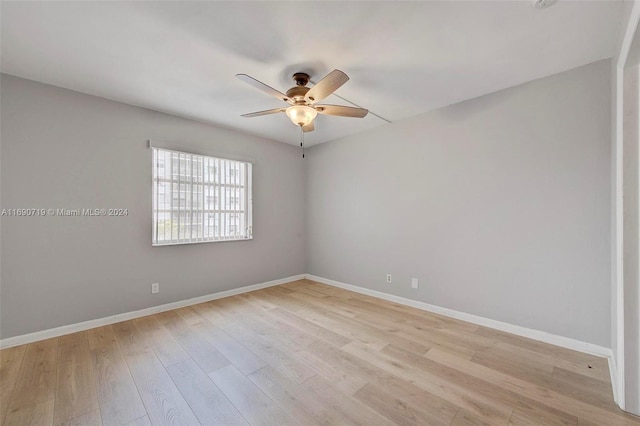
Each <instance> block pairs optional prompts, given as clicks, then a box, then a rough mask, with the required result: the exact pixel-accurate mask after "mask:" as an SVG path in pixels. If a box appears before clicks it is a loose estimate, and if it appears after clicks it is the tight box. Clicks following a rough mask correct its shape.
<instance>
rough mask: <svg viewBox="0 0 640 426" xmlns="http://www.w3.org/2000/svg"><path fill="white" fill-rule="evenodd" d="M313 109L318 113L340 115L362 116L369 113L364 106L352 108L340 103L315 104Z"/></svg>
mask: <svg viewBox="0 0 640 426" xmlns="http://www.w3.org/2000/svg"><path fill="white" fill-rule="evenodd" d="M315 109H316V111H318V112H319V113H320V114H326V115H337V116H340V117H355V118H363V117H366V115H367V114H368V113H369V110H367V109H364V108H353V107H348V106H342V105H316V106H315Z"/></svg>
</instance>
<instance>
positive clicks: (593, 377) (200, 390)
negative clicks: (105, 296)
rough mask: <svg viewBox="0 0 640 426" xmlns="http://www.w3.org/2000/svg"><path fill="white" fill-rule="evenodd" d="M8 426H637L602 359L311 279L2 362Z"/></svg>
mask: <svg viewBox="0 0 640 426" xmlns="http://www.w3.org/2000/svg"><path fill="white" fill-rule="evenodd" d="M0 385H1V387H0V423H2V424H4V425H28V424H38V425H50V424H56V425H58V424H64V425H99V424H103V425H150V424H153V425H161V424H174V425H197V424H203V425H213V424H222V425H246V424H252V425H253V424H255V425H259V424H265V425H276V424H291V425H313V424H336V425H338V424H339V425H342V424H360V425H387V424H419V425H432V424H433V425H470V424H488V425H501V424H519V425H520V424H521V425H532V424H541V425H556V424H562V425H564V424H569V425H571V424H573V425H576V424H579V425H618V424H620V425H622V424H634V425H640V420H639V419H638V418H636V417H633V416H631V415H628V414H625V413H623V412H622V411H620V410H619V409H618V408H617V407H616V406H615V404H614V403H613V400H612V394H611V385H610V383H609V372H608V367H607V361H606V360H605V359H603V358H597V357H593V356H589V355H585V354H582V353H579V352H574V351H570V350H567V349H563V348H559V347H555V346H551V345H548V344H545V343H541V342H537V341H534V340H529V339H525V338H522V337H518V336H514V335H510V334H507V333H503V332H500V331H495V330H492V329H488V328H484V327H479V326H476V325H473V324H469V323H465V322H461V321H457V320H454V319H451V318H447V317H442V316H438V315H434V314H431V313H427V312H423V311H420V310H417V309H412V308H409V307H406V306H402V305H397V304H393V303H389V302H386V301H382V300H379V299H375V298H372V297H367V296H363V295H360V294H356V293H352V292H348V291H345V290H340V289H337V288H333V287H330V286H326V285H322V284H318V283H313V282H311V281H306V280H302V281H296V282H293V283H289V284H285V285H281V286H277V287H271V288H268V289H264V290H259V291H255V292H252V293H247V294H243V295H239V296H234V297H229V298H226V299H220V300H216V301H212V302H208V303H203V304H200V305H195V306H191V307H188V308H182V309H178V310H175V311H169V312H165V313H161V314H157V315H152V316H148V317H145V318H139V319H136V320H132V321H126V322H122V323H118V324H114V325H110V326H106V327H101V328H96V329H93V330H89V331H84V332H80V333H75V334H70V335H66V336H62V337H59V338H54V339H49V340H45V341H40V342H36V343H32V344H29V345H24V346H18V347H14V348H9V349H4V350H2V351H0Z"/></svg>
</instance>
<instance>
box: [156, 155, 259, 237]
mask: <svg viewBox="0 0 640 426" xmlns="http://www.w3.org/2000/svg"><path fill="white" fill-rule="evenodd" d="M251 166H252V165H251V163H246V162H243V161H234V160H226V159H223V158H215V157H206V156H203V155H197V154H189V153H185V152H178V151H170V150H167V149H161V148H153V230H152V231H153V237H152V240H153V241H152V243H153V245H154V246H161V245H170V244H187V243H204V242H210V241H234V240H246V239H250V238H252V211H251V203H252V198H251Z"/></svg>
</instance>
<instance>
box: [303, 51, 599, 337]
mask: <svg viewBox="0 0 640 426" xmlns="http://www.w3.org/2000/svg"><path fill="white" fill-rule="evenodd" d="M610 74H611V67H610V63H609V61H601V62H597V63H594V64H590V65H587V66H584V67H580V68H577V69H574V70H570V71H567V72H564V73H561V74H557V75H553V76H550V77H547V78H544V79H541V80H537V81H533V82H530V83H526V84H523V85H521V86H517V87H514V88H510V89H506V90H503V91H500V92H497V93H494V94H490V95H486V96H483V97H480V98H477V99H474V100H470V101H467V102H463V103H460V104H456V105H453V106H450V107H448V108H444V109H442V110H439V111H436V112H432V113H428V114H424V115H420V116H417V117H415V118H413V119H409V120H404V121H402V122H397V123H394V124H392V125H389V126H386V127H382V128H380V129H376V130H375V131H370V132H367V133H363V134H359V135H355V136H350V137H347V138H344V139H340V140H337V141H334V142H330V143H326V144H322V145H318V146H315V147H313V148H311V149H310V150H309V153H308V155H307V158H308V161H309V163H308V170H307V174H308V178H307V209H308V217H307V221H308V223H307V230H308V237H307V238H308V252H307V259H308V267H307V270H308V272H309V273H311V274H314V275H318V276H322V277H325V278H329V279H333V280H337V281H342V282H345V283H350V284H355V285H359V286H362V287H366V288H370V289H374V290H379V291H383V292H387V293H392V294H396V295H399V296H403V297H409V298H412V299H415V300H420V301H424V302H428V303H431V304H434V305H439V306H443V307H447V308H451V309H455V310H459V311H463V312H467V313H471V314H475V315H480V316H483V317H487V318H491V319H496V320H499V321H504V322H508V323H512V324H516V325H520V326H524V327H529V328H533V329H538V330H542V331H546V332H549V333H553V334H557V335H561V336H566V337H570V338H574V339H578V340H582V341H585V342H589V343H594V344H597V345H602V346H606V347H608V346H609V345H610V344H611V328H610V323H611V318H610V314H611V305H610V303H611V289H610V286H611V277H610V259H611V257H610V214H611V211H610V205H611V152H610V143H611V142H610V141H611V110H610V102H611V88H610ZM387 273H391V274H392V275H393V280H394V282H393V283H392V284H386V283H385V282H384V278H385V274H387ZM411 277H417V278H419V279H420V288H419V289H418V290H412V289H411V288H410V285H409V281H410V278H411Z"/></svg>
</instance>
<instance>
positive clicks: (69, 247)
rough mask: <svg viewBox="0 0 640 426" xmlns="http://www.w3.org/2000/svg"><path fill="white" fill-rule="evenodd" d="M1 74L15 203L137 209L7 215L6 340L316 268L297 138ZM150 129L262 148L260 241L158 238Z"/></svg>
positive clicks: (5, 183)
mask: <svg viewBox="0 0 640 426" xmlns="http://www.w3.org/2000/svg"><path fill="white" fill-rule="evenodd" d="M0 85H1V87H0V89H1V94H2V99H1V119H2V130H1V135H0V137H1V141H2V145H1V150H2V159H1V160H2V163H1V184H2V188H1V193H2V200H1V206H2V208H7V209H8V208H49V207H51V208H71V209H73V208H83V207H84V208H101V207H105V208H109V207H114V208H127V209H129V216H127V217H112V218H109V217H84V218H83V217H32V218H15V217H2V219H1V220H2V227H1V231H2V234H1V237H2V238H1V239H2V242H1V250H2V259H1V265H0V267H1V279H2V288H1V294H2V297H1V305H0V310H1V317H0V321H1V325H0V336H1V337H2V338H8V337H12V336H15V335H20V334H24V333H29V332H33V331H38V330H43V329H48V328H52V327H57V326H61V325H65V324H71V323H76V322H80V321H85V320H90V319H95V318H101V317H105V316H108V315H113V314H117V313H122V312H129V311H133V310H137V309H142V308H146V307H150V306H154V305H159V304H163V303H168V302H172V301H177V300H182V299H186V298H191V297H195V296H201V295H205V294H209V293H213V292H217V291H222V290H227V289H231V288H235V287H240V286H245V285H249V284H256V283H260V282H265V281H269V280H273V279H278V278H284V277H287V276H291V275H295V274H300V273H304V272H305V258H304V254H305V244H306V242H305V239H304V208H305V206H304V195H303V190H304V182H303V179H304V170H303V167H304V163H303V160H302V159H301V158H300V153H299V150H298V149H297V148H296V147H294V146H290V145H287V144H284V143H279V142H274V141H269V140H265V139H261V138H258V137H252V136H248V135H244V134H239V133H236V132H232V131H229V130H225V129H222V128H217V127H214V126H211V125H206V124H201V123H197V122H193V121H190V120H186V119H182V118H178V117H174V116H170V115H166V114H162V113H158V112H153V111H149V110H146V109H142V108H137V107H132V106H128V105H124V104H121V103H117V102H112V101H108V100H106V99H101V98H97V97H92V96H87V95H83V94H80V93H76V92H72V91H68V90H64V89H60V88H56V87H53V86H48V85H44V84H40V83H36V82H32V81H28V80H23V79H20V78H16V77H11V76H7V75H3V76H2V77H1V80H0ZM148 139H152V140H160V141H163V142H169V143H172V142H176V143H177V144H178V145H181V146H189V147H192V148H193V149H194V150H197V151H200V152H202V153H209V152H210V153H212V154H220V153H222V154H225V153H227V154H229V155H233V156H241V157H248V158H253V159H255V166H254V239H253V240H252V241H242V242H227V243H207V244H191V245H184V246H173V247H151V214H150V210H151V151H150V150H149V149H148V148H147V147H146V141H147V140H148ZM152 282H160V288H161V291H160V293H159V294H157V295H151V294H150V284H151V283H152Z"/></svg>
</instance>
